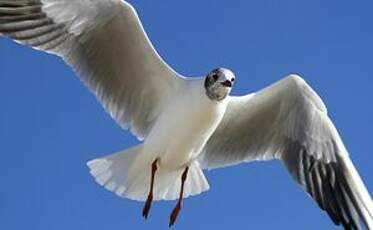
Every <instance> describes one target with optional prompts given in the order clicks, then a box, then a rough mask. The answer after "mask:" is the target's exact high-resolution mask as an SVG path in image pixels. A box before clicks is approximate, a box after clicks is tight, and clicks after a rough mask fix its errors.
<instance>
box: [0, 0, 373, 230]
mask: <svg viewBox="0 0 373 230" xmlns="http://www.w3.org/2000/svg"><path fill="white" fill-rule="evenodd" d="M0 33H1V34H2V35H4V36H8V37H10V38H12V39H14V40H15V41H17V42H19V43H22V44H25V45H29V46H32V47H34V48H36V49H40V50H44V51H46V52H49V53H53V54H56V55H59V56H61V57H62V58H63V59H64V60H65V61H66V62H67V63H68V64H69V65H71V67H72V68H74V70H75V71H76V72H77V74H78V75H79V76H80V78H81V80H82V81H83V82H84V83H85V84H86V85H87V86H88V87H89V88H90V90H91V91H92V92H93V93H94V94H95V95H96V96H97V98H98V100H99V101H100V102H102V104H103V106H104V107H105V108H106V110H107V111H108V112H109V113H110V114H111V116H112V117H113V118H114V119H115V120H116V121H117V122H118V123H119V124H120V125H121V126H122V127H124V128H130V130H131V131H132V132H133V134H135V135H136V136H137V137H138V138H139V139H140V140H142V141H143V142H142V143H141V144H139V145H137V146H135V147H133V148H131V149H129V150H125V151H122V152H119V153H116V154H113V155H110V156H107V157H104V158H101V159H95V160H92V161H90V162H89V163H88V166H89V167H90V169H91V174H92V175H93V176H94V177H95V179H96V181H97V182H98V183H99V184H101V185H103V186H105V187H106V188H107V189H108V190H110V191H113V192H115V193H116V194H117V195H119V196H122V197H126V198H130V199H134V200H139V201H146V202H145V206H144V209H143V216H144V217H145V218H146V217H147V216H148V214H149V210H150V207H151V203H152V201H153V200H173V199H178V202H177V205H176V207H175V208H174V210H173V212H172V213H171V216H170V223H169V224H170V226H171V225H173V224H174V222H175V220H176V218H177V216H178V213H179V211H180V209H181V202H182V199H183V197H188V196H190V195H197V194H199V193H201V192H203V191H206V190H208V189H209V185H208V183H207V180H206V178H205V176H204V174H203V171H202V170H203V169H212V168H218V167H224V166H229V165H234V164H238V163H242V162H249V161H254V160H271V159H279V160H282V161H283V162H284V164H285V166H286V168H287V169H288V170H289V171H290V173H291V174H292V175H293V177H294V179H295V180H297V181H298V183H299V184H300V185H301V186H302V187H303V188H304V189H305V190H306V191H307V192H308V193H309V194H310V195H311V196H312V197H313V198H314V199H315V200H316V202H317V203H318V204H319V206H320V208H322V209H324V210H325V211H326V212H327V213H328V214H329V216H330V217H331V219H332V220H333V222H334V223H335V224H342V225H343V226H344V227H345V229H360V228H362V226H365V227H366V228H368V229H373V205H372V201H371V197H370V195H369V193H368V191H367V189H366V188H365V186H364V184H363V182H362V181H361V179H360V177H359V175H358V173H357V171H356V169H355V167H354V166H353V164H352V162H351V160H350V158H349V157H348V152H347V150H346V148H345V146H344V144H343V143H342V141H341V138H340V137H339V135H338V132H337V130H336V129H335V127H334V125H333V124H332V122H331V120H330V119H329V117H328V115H327V109H326V107H325V105H324V104H323V102H322V100H321V99H320V98H319V96H318V95H317V94H316V93H315V92H314V91H313V90H312V89H311V88H310V86H309V85H308V84H307V83H306V82H305V81H304V80H303V79H302V78H300V77H299V76H297V75H291V76H288V77H286V78H285V79H283V80H281V81H279V82H277V83H275V84H273V85H271V86H269V87H267V88H265V89H263V90H261V91H259V92H257V93H252V94H249V95H246V96H241V97H234V96H229V94H230V91H231V87H232V86H233V85H234V80H235V76H234V74H233V72H232V71H230V70H228V69H225V68H218V69H215V70H213V71H211V72H210V73H208V74H207V76H205V77H200V78H185V77H183V76H181V75H180V74H178V73H177V72H175V71H174V70H172V69H171V68H170V67H169V66H168V65H167V64H166V63H165V62H164V61H163V60H162V59H161V58H160V56H159V55H158V54H157V52H156V51H155V50H154V48H153V46H152V45H151V43H150V41H149V39H148V37H147V36H146V33H145V32H144V30H143V27H142V25H141V22H140V20H139V18H138V16H137V14H136V11H135V10H134V9H133V7H132V6H131V5H130V4H128V3H127V2H124V1H121V0H79V1H77V0H0Z"/></svg>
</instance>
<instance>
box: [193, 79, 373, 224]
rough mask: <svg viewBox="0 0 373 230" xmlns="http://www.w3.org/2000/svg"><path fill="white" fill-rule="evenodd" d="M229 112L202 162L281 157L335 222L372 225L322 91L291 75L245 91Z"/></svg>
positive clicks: (372, 211)
mask: <svg viewBox="0 0 373 230" xmlns="http://www.w3.org/2000/svg"><path fill="white" fill-rule="evenodd" d="M229 100H230V101H229V104H228V107H227V111H226V114H225V115H224V117H223V120H222V122H221V124H220V125H219V126H218V128H217V130H216V131H215V133H214V134H213V135H212V137H211V138H210V140H209V141H208V142H207V144H206V147H205V149H204V150H203V153H202V154H201V157H200V159H199V160H200V163H201V165H202V167H203V168H209V169H212V168H218V167H224V166H229V165H234V164H238V163H241V162H248V161H252V160H270V159H280V160H282V161H283V162H284V164H285V166H286V167H287V169H288V170H289V171H290V173H291V174H292V175H293V177H294V179H296V180H297V181H298V183H300V184H301V185H302V187H303V188H304V189H305V190H306V191H307V192H308V193H309V194H310V195H311V196H312V197H313V198H314V199H315V200H316V202H317V203H318V204H319V206H320V207H321V208H322V209H324V210H326V211H327V213H328V214H329V216H330V217H331V218H332V220H333V221H334V222H335V223H336V224H342V225H343V226H344V227H345V228H346V229H361V225H360V221H362V222H363V223H364V225H365V226H367V227H368V228H369V229H373V206H372V205H373V204H372V201H371V198H370V195H369V193H368V191H367V189H366V188H365V186H364V184H363V182H362V181H361V179H360V177H359V175H358V173H357V172H356V169H355V167H354V166H353V164H352V162H351V160H350V159H349V156H348V153H347V150H346V149H345V147H344V144H343V143H342V141H341V139H340V137H339V134H338V132H337V130H336V129H335V127H334V125H333V124H332V122H331V121H330V119H329V118H328V115H327V110H326V107H325V105H324V104H323V102H322V101H321V99H320V98H319V96H318V95H317V94H316V93H315V92H314V91H313V90H312V89H311V88H310V87H309V86H308V85H307V83H306V82H305V81H304V80H303V79H301V78H300V77H298V76H295V75H292V76H289V77H287V78H285V79H283V80H281V81H279V82H277V83H275V84H273V85H271V86H269V87H267V88H265V89H263V90H262V91H259V92H257V93H254V94H250V95H247V96H243V97H230V98H229Z"/></svg>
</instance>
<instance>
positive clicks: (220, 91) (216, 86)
mask: <svg viewBox="0 0 373 230" xmlns="http://www.w3.org/2000/svg"><path fill="white" fill-rule="evenodd" d="M234 79H235V77H234V74H233V73H232V71H230V70H228V69H224V68H218V69H214V70H212V71H211V72H210V73H209V74H208V75H207V76H206V78H205V82H204V86H205V89H206V95H207V96H208V97H209V98H210V99H211V100H215V101H221V100H223V99H224V98H226V97H227V96H228V95H229V92H230V90H231V87H232V86H233V82H234Z"/></svg>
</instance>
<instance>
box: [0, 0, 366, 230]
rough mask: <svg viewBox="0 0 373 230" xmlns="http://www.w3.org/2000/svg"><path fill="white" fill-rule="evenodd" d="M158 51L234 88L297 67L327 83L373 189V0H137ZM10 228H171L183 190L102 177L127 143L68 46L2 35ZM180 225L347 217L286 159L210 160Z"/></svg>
mask: <svg viewBox="0 0 373 230" xmlns="http://www.w3.org/2000/svg"><path fill="white" fill-rule="evenodd" d="M131 3H132V4H133V5H134V6H135V7H136V9H137V11H138V13H139V15H140V17H141V19H142V21H143V24H144V26H145V29H146V30H147V32H148V34H149V36H150V38H151V40H152V41H153V43H154V45H155V47H156V48H157V49H158V51H159V53H160V54H161V55H162V56H163V57H164V59H165V60H166V61H167V62H168V63H169V64H170V65H171V66H172V67H174V68H175V69H176V70H177V71H179V72H180V73H182V74H184V75H186V76H202V75H205V74H206V73H207V72H209V71H210V70H211V69H212V68H215V67H218V66H224V67H228V68H231V69H232V70H234V72H235V73H236V76H237V81H236V85H235V88H234V94H236V95H239V94H247V93H249V92H252V91H256V90H259V89H261V88H263V87H265V86H267V85H269V84H271V83H273V82H275V81H277V80H279V79H281V78H282V77H284V76H286V75H287V74H289V73H298V74H300V75H301V76H302V77H303V78H305V79H306V81H307V82H308V83H309V84H310V85H311V86H312V87H313V88H314V89H315V90H316V91H317V92H318V93H319V94H320V96H321V97H322V98H323V100H324V101H325V103H326V105H327V106H328V108H329V114H330V116H331V117H332V119H333V121H334V123H335V124H336V126H337V128H338V130H339V131H340V133H341V136H342V138H343V140H344V142H345V143H346V145H347V147H348V149H349V151H350V153H351V157H352V159H353V161H354V163H355V165H356V166H357V168H358V170H359V172H360V174H361V175H362V177H363V179H364V181H365V182H366V185H367V187H368V188H369V190H370V192H373V157H372V154H373V152H372V151H373V150H372V148H371V145H372V132H371V131H372V130H373V124H372V117H373V108H372V104H373V102H372V99H373V64H372V60H373V42H372V41H373V29H372V22H373V14H372V9H373V3H372V1H368V0H366V1H363V0H361V1H345V0H330V1H323V0H315V1H298V0H282V1H275V0H250V1H247V0H240V1H228V0H204V1H201V0H188V1H174V0H152V1H149V0H132V1H131ZM0 106H1V109H0V111H1V112H0V140H1V144H0V158H1V161H0V162H1V163H0V164H1V167H0V181H1V189H0V229H6V230H22V229H27V230H30V229H31V230H32V229H37V230H39V229H48V230H60V229H61V230H66V229H69V230H75V229H77V230H78V229H79V230H82V229H92V230H96V229H109V230H110V229H122V230H126V229H131V230H136V229H141V230H143V229H167V226H168V218H169V214H170V212H171V210H172V208H173V206H174V202H160V203H155V204H154V206H153V208H152V210H151V214H150V219H149V220H147V221H144V220H143V219H142V217H141V210H142V207H143V204H142V203H138V202H134V201H130V200H126V199H121V198H119V197H117V196H115V195H114V194H112V193H110V192H108V191H106V190H105V189H104V188H102V187H100V186H99V185H97V184H96V183H95V182H94V180H93V178H92V177H91V176H90V175H89V173H88V170H87V168H86V166H85V163H86V161H88V160H90V159H93V158H97V157H99V156H103V155H106V154H109V153H112V152H115V151H117V150H122V149H126V148H129V147H131V146H133V145H135V144H136V143H137V140H136V139H135V138H134V137H133V136H132V135H131V134H130V133H129V132H128V131H123V130H121V129H120V128H119V127H118V126H117V125H116V124H115V123H114V121H113V120H112V119H111V118H110V117H109V116H108V115H107V114H106V113H105V112H104V110H103V109H102V108H101V106H100V104H99V103H98V102H97V101H96V100H95V98H94V97H93V96H92V95H91V94H90V93H89V91H88V90H87V89H86V88H85V87H84V86H83V85H82V84H81V83H80V81H79V80H78V78H77V77H75V76H74V74H73V72H72V71H71V70H70V68H68V67H67V66H66V65H65V64H64V63H63V62H62V61H61V60H60V59H59V58H57V57H54V56H50V55H47V54H44V53H41V52H38V51H34V50H32V49H29V48H27V47H23V46H20V45H18V44H16V43H14V42H11V41H10V40H7V39H4V38H0ZM207 177H208V180H209V183H210V186H211V189H210V191H208V192H206V193H203V194H202V195H199V196H196V197H192V198H189V199H186V200H185V202H184V209H183V210H182V212H181V215H180V218H179V219H178V222H177V224H176V226H175V229H196V230H198V229H303V230H311V229H312V230H313V229H337V228H335V227H333V225H332V222H331V221H330V220H329V218H328V217H327V215H326V214H325V213H324V212H321V211H320V210H319V208H318V207H317V205H316V204H315V203H314V202H313V200H312V199H310V198H309V197H308V196H307V195H306V194H305V193H304V192H303V191H302V189H301V188H300V187H298V186H297V185H296V183H295V182H294V181H292V180H291V178H290V176H289V174H288V173H287V171H286V170H285V169H284V168H283V166H282V164H281V163H280V162H277V161H274V162H268V163H250V164H242V165H240V166H236V167H230V168H225V169H220V170H216V171H210V172H207Z"/></svg>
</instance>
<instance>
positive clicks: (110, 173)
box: [87, 145, 209, 201]
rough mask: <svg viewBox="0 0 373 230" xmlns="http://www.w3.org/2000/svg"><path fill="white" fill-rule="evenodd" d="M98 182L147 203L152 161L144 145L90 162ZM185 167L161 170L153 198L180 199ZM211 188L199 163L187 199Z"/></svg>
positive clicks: (193, 168) (186, 191) (189, 178)
mask: <svg viewBox="0 0 373 230" xmlns="http://www.w3.org/2000/svg"><path fill="white" fill-rule="evenodd" d="M87 165H88V167H89V168H90V173H91V174H92V176H93V177H94V178H95V179H96V182H97V183H99V184H100V185H102V186H104V187H105V188H106V189H108V190H110V191H112V192H114V193H116V194H117V195H118V196H121V197H125V198H129V199H132V200H138V201H145V200H146V198H147V196H148V192H149V189H150V179H151V165H152V161H151V160H150V159H149V157H147V154H145V153H144V152H143V148H142V145H138V146H135V147H133V148H131V149H128V150H125V151H121V152H118V153H115V154H112V155H109V156H107V157H103V158H99V159H95V160H92V161H89V162H88V163H87ZM183 170H184V169H183V168H180V169H177V170H171V169H167V168H162V167H161V166H160V167H158V170H157V171H156V174H155V180H154V188H153V199H154V200H175V199H177V198H178V197H179V192H180V187H181V175H182V173H183ZM208 189H209V185H208V183H207V180H206V178H205V176H204V174H203V172H202V169H201V167H200V166H199V163H198V162H194V163H192V164H191V165H190V166H189V172H188V176H187V179H186V181H185V185H184V197H188V196H190V195H197V194H199V193H201V192H204V191H206V190H208Z"/></svg>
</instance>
